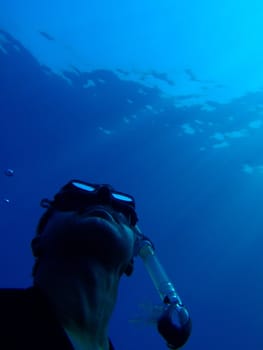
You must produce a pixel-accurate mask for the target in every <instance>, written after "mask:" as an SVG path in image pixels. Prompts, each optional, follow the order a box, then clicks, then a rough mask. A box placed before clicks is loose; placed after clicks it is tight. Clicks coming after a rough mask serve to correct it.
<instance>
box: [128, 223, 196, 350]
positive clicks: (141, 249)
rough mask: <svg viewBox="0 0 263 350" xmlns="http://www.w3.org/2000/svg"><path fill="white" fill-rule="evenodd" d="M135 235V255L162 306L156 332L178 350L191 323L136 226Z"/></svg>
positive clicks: (187, 336)
mask: <svg viewBox="0 0 263 350" xmlns="http://www.w3.org/2000/svg"><path fill="white" fill-rule="evenodd" d="M136 233H137V242H136V251H135V254H136V255H138V256H140V257H141V259H142V261H143V263H144V266H145V268H146V270H147V271H148V273H149V275H150V277H151V279H152V281H153V284H154V286H155V288H156V289H157V292H158V293H159V295H160V298H161V300H162V302H163V306H164V309H163V310H164V311H163V312H162V314H161V316H160V317H159V318H158V322H157V329H158V332H159V333H160V334H161V336H162V337H163V338H164V339H165V341H166V342H167V346H168V347H169V348H170V349H179V348H180V347H182V346H183V345H184V344H185V343H186V342H187V340H188V338H189V337H190V334H191V328H192V323H191V319H190V316H189V312H188V310H187V309H186V307H185V306H184V305H183V303H182V301H181V299H180V297H179V295H178V294H177V292H176V291H175V288H174V286H173V284H172V282H171V281H170V279H169V278H168V276H167V274H166V273H165V271H164V269H163V267H162V265H161V264H160V262H159V260H158V258H157V256H156V254H155V249H154V246H153V244H152V242H151V241H150V239H149V238H148V237H146V236H144V235H143V234H142V232H141V231H140V229H139V228H138V226H137V225H136Z"/></svg>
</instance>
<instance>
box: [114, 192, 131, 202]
mask: <svg viewBox="0 0 263 350" xmlns="http://www.w3.org/2000/svg"><path fill="white" fill-rule="evenodd" d="M111 195H112V197H113V198H115V199H118V200H119V201H123V202H126V203H132V202H133V199H132V198H131V197H129V196H127V195H125V194H122V193H116V192H112V194H111Z"/></svg>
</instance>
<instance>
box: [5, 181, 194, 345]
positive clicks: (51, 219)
mask: <svg viewBox="0 0 263 350" xmlns="http://www.w3.org/2000/svg"><path fill="white" fill-rule="evenodd" d="M41 206H42V207H44V208H45V209H46V211H45V212H44V214H43V215H42V217H41V218H40V220H39V222H38V225H37V229H36V235H35V236H34V238H33V239H32V242H31V248H32V252H33V255H34V257H35V263H34V266H33V270H32V276H33V283H32V286H30V287H28V288H24V289H23V288H9V289H7V288H4V289H3V288H2V289H0V310H1V316H0V319H1V322H0V339H1V340H0V342H1V343H2V344H5V347H6V348H7V349H9V350H18V349H21V348H22V349H27V350H31V349H32V350H33V349H38V350H44V349H45V350H46V349H60V350H114V347H113V344H112V342H111V340H110V338H109V337H108V325H109V321H110V318H111V315H112V312H113V310H114V306H115V303H116V299H117V292H118V286H119V282H120V279H121V277H122V276H123V275H126V276H131V274H132V272H133V266H134V257H135V256H141V258H142V259H143V261H144V262H145V266H146V268H147V270H148V271H149V274H150V275H151V277H152V279H153V282H154V284H155V286H156V288H157V290H158V291H159V294H160V296H161V298H162V299H163V300H162V301H163V304H164V309H163V313H162V315H161V316H160V318H159V320H158V331H159V333H160V334H161V335H162V336H163V337H164V339H165V340H166V342H167V345H168V347H169V348H171V349H178V348H179V347H181V346H182V345H184V344H185V342H186V341H187V339H188V337H189V335H190V331H191V321H190V317H189V314H188V311H187V310H186V308H185V307H184V305H183V304H182V302H181V300H180V298H179V296H178V295H177V293H176V292H175V290H174V288H173V285H172V284H171V282H170V281H169V279H168V278H167V276H166V274H165V272H164V270H163V269H162V267H161V265H160V263H159V262H158V259H157V257H156V255H155V253H154V247H153V244H152V242H151V241H150V239H149V238H147V237H146V236H144V235H143V234H142V233H141V231H140V230H139V228H138V225H137V221H138V218H137V214H136V211H135V201H134V198H133V197H132V196H130V195H128V194H125V193H122V192H119V191H115V190H114V189H113V188H112V187H111V186H110V185H105V184H90V183H86V182H83V181H79V180H71V181H69V182H68V183H67V184H66V185H64V186H63V187H62V188H61V189H60V191H59V192H58V193H57V194H55V196H54V198H53V199H52V200H48V199H43V200H42V201H41ZM174 315H175V317H174ZM175 319H176V320H175ZM174 320H175V321H174ZM173 322H174V323H173Z"/></svg>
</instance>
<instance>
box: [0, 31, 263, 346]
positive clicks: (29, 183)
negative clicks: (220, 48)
mask: <svg viewBox="0 0 263 350" xmlns="http://www.w3.org/2000/svg"><path fill="white" fill-rule="evenodd" d="M1 35H3V36H4V37H5V39H6V41H5V43H4V44H2V46H3V47H4V51H3V50H0V118H1V119H0V120H1V127H0V133H1V134H0V136H1V137H0V143H1V150H2V151H1V154H0V159H1V168H2V177H1V191H0V200H1V202H0V205H1V207H0V209H1V211H0V213H1V214H0V215H1V220H0V232H1V257H0V259H1V264H0V266H1V271H0V274H1V287H26V286H28V285H29V284H30V283H31V277H30V274H31V266H32V263H33V259H32V257H31V252H30V240H31V238H32V237H33V235H34V230H35V227H36V224H37V221H38V218H39V216H40V214H41V213H42V209H41V208H40V207H39V201H40V199H41V198H43V197H51V196H52V195H53V194H54V192H55V191H57V190H58V188H60V186H61V185H63V184H64V183H65V182H66V181H68V180H69V179H71V178H73V177H74V178H80V179H83V180H87V181H91V182H92V181H93V182H98V183H99V182H103V183H105V182H106V183H111V184H112V185H113V186H114V187H115V188H117V189H119V190H121V191H126V192H128V193H131V194H133V195H134V196H135V198H136V202H137V209H138V215H139V218H140V226H141V228H142V230H143V231H144V232H145V234H147V235H149V236H150V237H151V238H152V240H153V241H154V243H155V245H156V248H157V253H158V256H159V257H160V260H161V261H162V263H163V265H164V266H165V268H166V270H167V273H168V274H169V276H171V278H172V279H173V280H174V282H175V285H176V287H177V289H178V291H179V294H180V295H181V297H182V299H183V301H184V302H185V304H186V305H187V306H188V307H189V310H190V312H191V316H192V319H193V333H192V337H191V339H190V340H189V342H188V344H187V345H186V346H185V349H189V350H191V349H195V350H196V349H200V350H201V349H202V350H211V349H213V350H217V349H220V350H221V349H241V350H243V349H246V350H247V349H251V348H254V349H262V347H263V333H262V329H261V328H262V324H263V306H262V293H263V282H262V265H263V264H262V262H263V258H262V246H263V244H262V226H263V225H262V208H263V196H262V194H263V185H262V180H263V177H262V176H263V173H262V169H261V164H262V163H263V162H262V147H263V144H262V129H261V128H251V127H250V128H249V127H248V123H250V122H253V121H255V120H261V119H262V115H261V109H262V106H261V104H262V103H263V93H262V92H261V91H259V92H257V93H253V94H248V95H246V96H243V97H242V98H239V99H236V100H233V101H232V102H230V103H228V104H215V103H211V106H213V108H214V110H212V111H206V110H203V109H202V106H199V105H195V106H189V107H175V104H174V101H171V100H170V99H169V98H165V97H164V96H163V95H162V92H161V91H160V90H158V89H157V88H155V89H152V88H147V87H145V86H144V85H143V83H142V84H139V83H135V82H132V81H127V80H122V79H120V77H118V76H117V75H116V74H115V73H114V72H112V71H108V70H97V71H92V72H89V73H85V72H78V71H77V70H75V71H74V70H73V71H71V72H69V71H68V72H64V75H65V76H66V77H67V78H68V79H69V81H70V84H69V83H68V82H67V81H66V80H65V79H63V78H62V77H61V76H58V75H55V74H54V73H52V72H51V71H50V70H49V69H48V67H45V66H41V65H40V64H39V63H38V61H37V60H36V59H35V58H34V57H33V56H32V55H31V54H30V52H28V51H27V50H26V49H25V48H24V47H23V46H22V45H21V44H20V43H19V42H18V41H16V40H15V38H13V37H11V36H10V35H9V34H8V33H5V32H1ZM88 80H92V81H93V82H94V86H93V87H90V88H88V89H86V88H84V85H85V83H86V82H87V81H88ZM128 100H130V101H133V102H132V103H131V102H129V101H128ZM147 106H153V109H154V110H152V109H151V108H149V107H147ZM154 111H157V112H156V113H155V112H154ZM134 115H136V118H135V117H133V116H134ZM124 117H125V118H126V121H129V122H124V119H123V118H124ZM184 124H191V125H195V130H199V132H195V133H193V134H191V133H185V132H183V130H184V128H183V127H182V125H184ZM243 129H246V130H247V132H248V135H247V136H246V137H231V136H229V135H231V134H228V136H227V133H231V132H233V131H237V130H243ZM105 130H108V131H110V130H111V133H110V132H108V133H107V132H106V133H105V132H103V131H105ZM219 132H220V133H222V134H224V135H225V138H226V137H228V143H229V145H228V147H222V148H220V147H219V148H215V147H214V146H215V144H216V143H215V137H214V136H213V135H215V133H219ZM245 165H246V167H249V169H250V171H247V172H246V171H244V167H245ZM9 167H10V168H12V169H14V172H15V173H14V176H13V177H7V176H5V175H4V171H5V169H6V168H9ZM242 170H243V171H242ZM5 198H8V199H9V200H10V203H9V204H7V203H6V202H5V201H4V199H5ZM156 302H158V296H157V295H156V292H155V290H154V288H153V286H152V284H151V282H150V280H149V277H148V275H147V274H146V272H145V270H144V268H143V266H142V263H141V262H140V261H136V266H135V273H134V275H133V276H132V277H131V278H129V279H128V278H124V280H123V283H122V284H121V287H120V295H119V301H118V305H117V308H116V311H115V313H114V315H113V319H112V323H111V332H110V336H111V338H112V340H113V342H114V344H115V346H116V349H125V350H131V349H135V348H136V349H138V350H140V349H145V348H148V349H165V348H166V347H165V344H164V342H163V340H162V339H161V338H160V337H159V335H158V333H157V332H156V331H155V328H154V326H148V325H146V324H145V322H141V323H139V324H137V323H136V324H134V323H132V322H130V321H129V320H131V319H133V318H136V315H137V314H138V310H139V308H140V307H139V306H140V304H143V305H144V308H146V309H149V308H150V309H151V308H153V305H154V304H155V303H156ZM151 303H152V305H151ZM145 315H146V316H147V313H146V312H145Z"/></svg>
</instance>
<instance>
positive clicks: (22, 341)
mask: <svg viewBox="0 0 263 350" xmlns="http://www.w3.org/2000/svg"><path fill="white" fill-rule="evenodd" d="M0 349H3V350H22V349H23V350H24V349H25V350H74V348H73V346H72V344H71V342H70V341H69V338H68V337H67V335H66V333H65V331H64V329H63V328H62V327H61V326H60V324H59V323H58V321H57V320H56V318H55V316H54V313H53V311H52V309H51V306H50V304H49V302H48V301H47V299H46V298H45V297H44V296H43V294H42V293H41V291H40V290H39V289H38V288H36V287H29V288H26V289H14V288H12V289H0ZM110 350H114V348H113V346H112V344H111V342H110Z"/></svg>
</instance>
